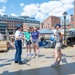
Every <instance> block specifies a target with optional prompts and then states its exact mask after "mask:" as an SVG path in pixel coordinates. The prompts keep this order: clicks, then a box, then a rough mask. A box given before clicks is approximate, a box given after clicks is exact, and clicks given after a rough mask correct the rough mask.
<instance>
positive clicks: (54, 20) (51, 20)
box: [40, 16, 60, 29]
mask: <svg viewBox="0 0 75 75" xmlns="http://www.w3.org/2000/svg"><path fill="white" fill-rule="evenodd" d="M57 23H60V17H56V16H50V17H48V18H47V19H46V20H44V21H43V22H42V23H41V24H40V29H42V28H47V29H52V28H53V27H54V25H55V24H57Z"/></svg>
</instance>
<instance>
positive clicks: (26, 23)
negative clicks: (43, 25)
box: [22, 16, 40, 31]
mask: <svg viewBox="0 0 75 75" xmlns="http://www.w3.org/2000/svg"><path fill="white" fill-rule="evenodd" d="M22 17H23V18H24V22H23V31H26V30H27V28H28V27H29V28H30V31H32V28H33V26H35V27H36V28H37V29H40V22H39V21H36V20H35V18H30V17H28V16H26V17H24V16H22Z"/></svg>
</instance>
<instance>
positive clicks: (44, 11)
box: [0, 0, 74, 22]
mask: <svg viewBox="0 0 75 75" xmlns="http://www.w3.org/2000/svg"><path fill="white" fill-rule="evenodd" d="M65 11H66V12H67V13H68V14H67V19H70V15H71V14H74V0H0V15H9V16H16V17H17V16H29V17H35V19H36V20H39V21H41V22H42V21H44V20H45V19H46V18H48V17H49V16H51V15H54V16H58V17H61V18H62V17H63V15H62V14H63V12H65Z"/></svg>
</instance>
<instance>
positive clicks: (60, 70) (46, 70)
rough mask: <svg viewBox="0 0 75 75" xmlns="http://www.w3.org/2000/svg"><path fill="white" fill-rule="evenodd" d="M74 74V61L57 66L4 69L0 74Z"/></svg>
mask: <svg viewBox="0 0 75 75" xmlns="http://www.w3.org/2000/svg"><path fill="white" fill-rule="evenodd" d="M70 74H75V63H67V64H64V65H61V66H58V67H50V66H48V67H40V68H35V69H29V70H22V69H21V70H19V71H14V72H9V71H5V72H4V73H2V75H70Z"/></svg>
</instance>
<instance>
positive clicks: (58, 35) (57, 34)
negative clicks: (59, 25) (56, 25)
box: [54, 29, 61, 42]
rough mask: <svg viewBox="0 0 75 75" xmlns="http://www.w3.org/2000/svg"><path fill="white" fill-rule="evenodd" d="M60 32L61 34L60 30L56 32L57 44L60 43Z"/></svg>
mask: <svg viewBox="0 0 75 75" xmlns="http://www.w3.org/2000/svg"><path fill="white" fill-rule="evenodd" d="M60 32H61V30H60V29H59V30H55V31H54V35H55V41H56V42H60Z"/></svg>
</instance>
